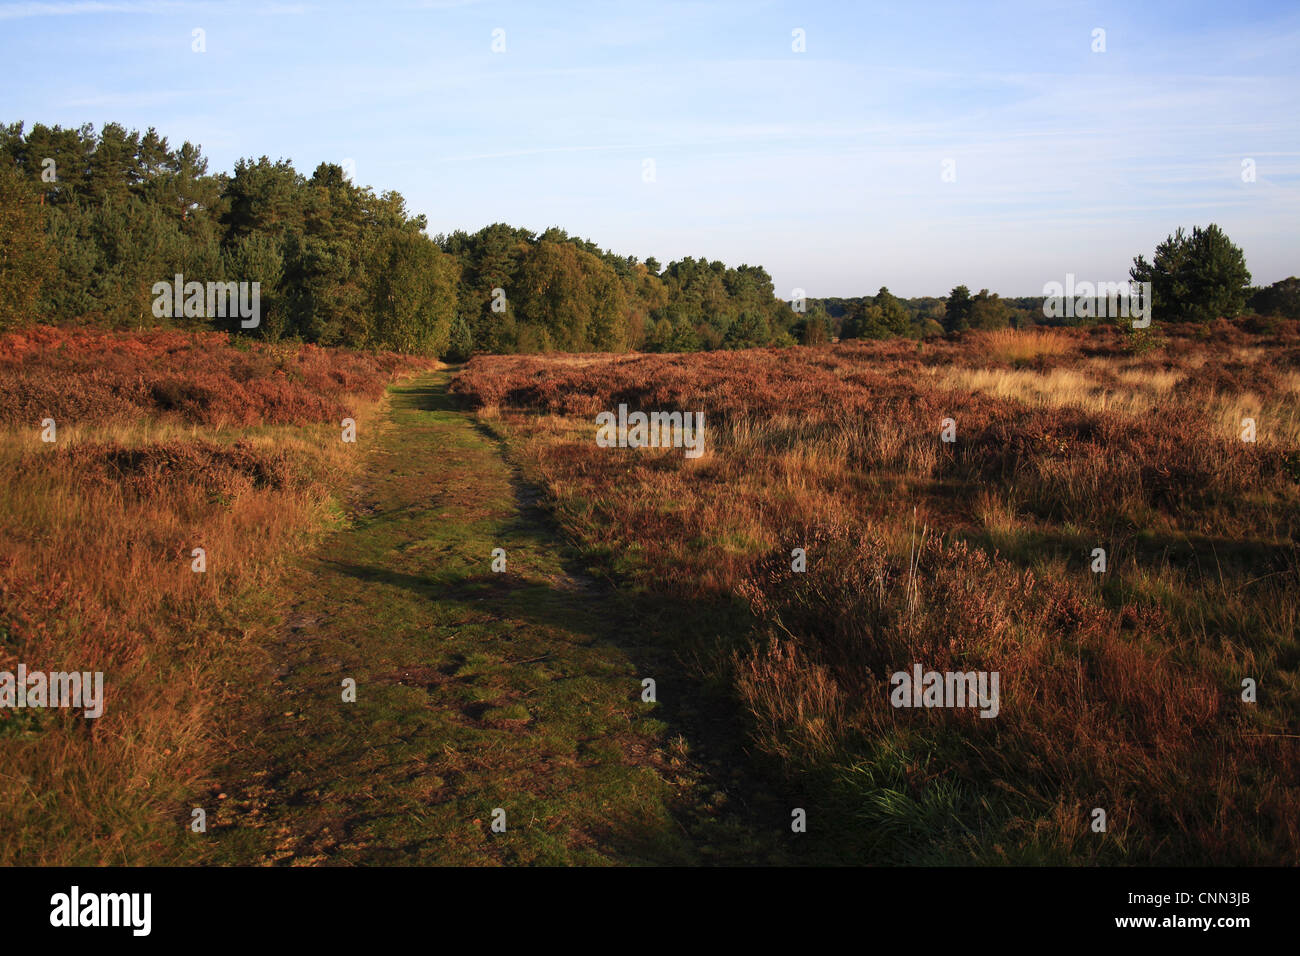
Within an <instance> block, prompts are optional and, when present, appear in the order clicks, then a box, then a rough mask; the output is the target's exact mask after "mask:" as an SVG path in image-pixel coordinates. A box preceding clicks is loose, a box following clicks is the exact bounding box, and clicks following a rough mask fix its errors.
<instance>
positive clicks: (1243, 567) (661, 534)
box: [453, 320, 1300, 864]
mask: <svg viewBox="0 0 1300 956" xmlns="http://www.w3.org/2000/svg"><path fill="white" fill-rule="evenodd" d="M1147 344H1148V345H1150V347H1146V346H1143V347H1141V348H1138V347H1135V344H1134V342H1133V340H1132V337H1131V336H1126V335H1124V334H1123V333H1121V332H1119V331H1117V330H1116V329H1114V328H1111V327H1099V328H1094V329H1090V330H1083V329H1068V330H1066V329H1057V330H1050V331H1038V332H1033V333H1020V332H1014V331H1004V332H1000V333H987V332H967V333H964V334H961V335H958V336H953V337H950V338H947V339H943V338H938V337H932V338H928V339H926V340H925V341H923V342H920V343H917V342H912V341H906V340H895V341H891V342H880V343H851V344H841V345H836V346H829V345H828V346H823V347H817V348H804V349H784V350H780V349H766V350H751V351H746V352H740V353H736V354H731V355H725V356H724V355H719V354H702V355H691V356H635V357H601V356H573V357H565V358H558V357H557V358H555V359H548V358H526V357H481V358H476V359H475V360H474V361H472V362H471V363H469V365H468V366H467V367H466V368H465V370H464V371H463V372H462V373H461V374H460V375H459V376H458V378H457V379H456V381H455V383H454V386H453V387H454V389H455V390H457V391H459V392H460V393H461V394H463V395H464V396H465V397H466V398H467V400H469V401H470V402H471V403H472V404H473V406H474V407H477V408H478V409H479V414H480V417H481V418H482V419H483V420H484V421H485V422H486V423H488V424H490V425H491V427H493V428H494V429H497V430H498V431H500V432H501V433H502V434H504V435H505V436H507V438H508V440H509V443H510V445H511V447H512V448H513V449H514V452H515V454H517V455H518V456H519V457H520V459H521V460H522V461H523V462H525V466H526V470H527V472H528V474H529V475H530V476H531V477H532V478H533V479H534V480H535V481H537V482H538V484H539V485H541V487H542V488H543V489H544V490H545V493H546V495H547V498H548V501H549V503H550V505H551V507H552V508H553V511H554V514H555V516H556V519H557V520H558V522H559V523H560V525H561V526H562V527H563V528H564V530H565V531H566V533H567V534H568V535H570V536H571V537H572V538H573V539H574V540H575V541H576V542H578V543H579V544H580V545H581V546H582V547H583V548H584V550H585V552H586V555H587V560H588V562H589V563H590V564H591V566H592V567H593V568H594V569H596V570H598V571H602V572H603V573H604V574H606V575H607V576H609V577H611V578H612V579H614V580H616V581H619V582H621V583H622V584H623V585H624V586H629V585H630V586H640V587H642V588H645V589H647V590H649V591H652V592H656V593H661V594H663V595H665V596H666V597H668V598H671V599H672V600H673V601H674V602H675V603H674V606H676V607H678V608H680V609H681V613H682V614H683V615H684V616H685V617H686V618H687V619H690V617H691V615H692V614H693V613H695V614H696V618H697V624H698V627H697V631H698V633H697V634H696V637H695V639H694V640H693V641H691V642H688V643H687V644H685V645H684V646H683V647H682V648H680V655H681V659H682V661H683V662H684V666H690V667H692V668H695V669H696V670H698V671H699V672H700V673H702V674H704V675H707V676H710V677H712V678H713V679H714V680H716V681H717V684H718V686H720V687H721V688H724V692H725V696H726V697H727V699H729V700H730V702H731V704H732V706H735V707H738V708H739V709H740V711H741V712H742V713H743V714H744V716H745V718H746V721H747V725H748V732H749V735H750V737H751V741H752V745H753V748H754V750H755V753H756V755H757V757H758V758H759V760H760V762H761V763H762V764H763V765H764V766H766V767H767V768H768V769H769V770H770V772H771V773H772V774H773V775H774V777H775V779H777V780H778V781H780V783H779V785H780V786H783V787H785V788H788V790H789V792H790V793H791V794H792V796H791V800H792V802H794V805H802V806H805V807H807V808H808V809H809V820H810V823H809V833H810V834H813V835H814V839H819V840H820V845H821V846H822V847H823V848H824V850H823V852H824V854H825V856H826V857H827V858H829V859H835V860H839V861H842V862H858V863H863V862H875V863H921V862H926V863H933V862H945V863H974V862H983V863H994V862H1016V863H1047V862H1052V863H1064V862H1069V863H1110V864H1116V863H1137V864H1143V863H1204V864H1242V863H1290V864H1294V863H1296V862H1297V861H1300V827H1298V825H1297V823H1296V821H1297V811H1298V810H1300V754H1298V753H1297V750H1296V746H1295V744H1296V740H1295V733H1296V727H1295V723H1294V719H1295V714H1296V713H1297V712H1298V710H1300V680H1298V679H1297V662H1298V661H1300V657H1298V656H1297V636H1298V632H1297V623H1298V620H1300V617H1298V613H1297V612H1298V609H1300V579H1298V572H1297V567H1298V565H1297V552H1296V540H1297V531H1298V530H1300V529H1298V528H1297V522H1298V520H1300V508H1298V505H1300V487H1298V485H1297V482H1300V420H1298V419H1297V416H1296V411H1295V409H1296V401H1297V398H1300V325H1298V324H1297V323H1296V322H1294V321H1286V320H1279V321H1274V322H1270V323H1267V328H1264V327H1262V326H1261V325H1260V324H1259V323H1257V322H1249V321H1246V322H1238V323H1229V322H1226V321H1220V322H1217V323H1211V324H1208V325H1202V326H1196V327H1181V328H1179V327H1174V328H1173V329H1172V331H1169V332H1167V334H1166V335H1164V336H1162V337H1161V340H1160V341H1159V343H1158V344H1154V345H1152V344H1151V343H1147ZM619 403H627V404H628V405H629V406H630V407H632V408H640V409H646V410H649V409H656V410H681V411H697V410H703V411H704V412H705V418H706V423H707V424H706V438H705V446H706V452H705V454H704V455H703V457H701V458H699V459H697V460H690V459H687V458H685V457H684V456H683V455H682V453H681V451H680V450H679V449H633V450H629V449H605V448H599V447H597V445H596V443H595V441H594V440H593V434H594V425H593V421H594V416H595V414H596V413H597V412H599V411H603V410H607V409H611V408H615V407H617V405H618V404H619ZM1247 417H1249V418H1253V419H1254V420H1255V421H1256V423H1257V435H1256V439H1257V440H1256V441H1255V442H1253V443H1252V442H1247V441H1243V439H1242V429H1243V422H1242V419H1243V418H1247ZM945 418H951V419H953V420H954V422H955V424H956V441H955V442H954V443H944V442H941V441H940V428H941V424H940V423H941V420H942V419H945ZM795 548H804V549H806V552H807V570H806V572H803V573H797V572H795V571H792V561H791V554H792V550H793V549H795ZM1097 548H1102V549H1104V550H1105V553H1106V570H1105V571H1104V572H1096V571H1094V570H1093V567H1094V562H1095V554H1094V549H1097ZM708 607H713V608H717V607H722V608H726V609H729V610H730V612H732V613H730V614H723V615H721V616H719V615H716V614H709V615H706V614H703V613H702V612H701V610H700V609H703V608H708ZM720 622H722V623H720ZM915 663H919V664H921V665H922V666H923V667H924V668H926V669H935V670H939V671H944V670H962V671H970V670H975V671H997V672H999V673H1000V675H1001V695H1002V700H1001V710H1000V713H999V715H998V716H997V717H996V718H994V719H983V718H981V717H980V716H979V715H978V713H977V712H976V711H973V710H962V709H946V708H937V709H929V710H907V709H895V708H893V707H891V706H890V702H889V685H888V679H889V676H890V674H891V673H892V672H895V671H900V670H910V669H911V668H912V666H913V664H915ZM1247 678H1251V679H1253V680H1254V681H1255V682H1257V685H1258V702H1257V703H1248V702H1245V701H1243V680H1245V679H1247ZM1094 808H1102V809H1104V810H1105V812H1106V815H1107V822H1108V826H1107V831H1106V832H1105V833H1097V832H1094V831H1093V830H1092V829H1091V827H1090V823H1091V822H1092V820H1093V816H1092V813H1093V810H1094ZM818 834H819V835H820V836H816V835H818Z"/></svg>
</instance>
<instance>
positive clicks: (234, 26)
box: [0, 0, 1300, 299]
mask: <svg viewBox="0 0 1300 956" xmlns="http://www.w3.org/2000/svg"><path fill="white" fill-rule="evenodd" d="M985 7H987V8H986V9H981V8H985ZM196 30H201V31H203V32H202V34H201V35H200V36H201V39H202V44H201V45H202V46H203V48H204V49H203V50H202V52H199V51H196V49H195V47H196V46H198V45H200V44H199V43H198V41H197V40H196V35H195V32H194V31H196ZM1098 30H1101V31H1104V34H1099V33H1097V31H1098ZM796 31H801V32H800V33H796ZM800 41H802V42H800ZM1103 44H1104V50H1098V49H1095V48H1096V47H1099V46H1101V45H1103ZM800 46H802V49H799V47H800ZM0 64H2V65H0V122H13V121H17V120H23V121H25V122H26V123H27V124H28V126H29V127H30V126H31V124H33V123H36V122H40V123H44V124H46V125H51V126H52V125H55V124H60V125H62V126H65V127H67V126H80V125H81V124H83V123H87V122H89V123H93V124H94V125H95V126H96V128H99V127H101V126H102V125H103V124H105V123H107V122H118V123H121V124H122V125H124V126H126V127H127V128H131V129H140V130H144V129H147V128H148V127H150V126H153V127H156V128H157V130H158V131H159V133H161V134H162V135H164V136H166V137H167V138H168V139H169V141H170V142H171V144H172V145H173V146H176V145H179V144H180V143H182V142H184V141H187V140H188V141H190V142H192V143H195V144H198V145H200V146H201V147H202V149H203V152H204V154H205V155H206V156H207V157H208V159H209V163H210V165H209V170H210V171H213V172H215V171H230V170H231V169H232V168H233V166H234V164H235V162H236V160H238V159H239V158H241V157H253V158H256V157H260V156H263V155H265V156H268V157H270V158H271V159H280V158H286V159H290V160H292V161H293V163H294V165H295V167H297V168H298V169H299V170H300V171H302V172H303V173H305V174H307V175H310V173H311V172H312V170H313V169H315V167H316V165H317V164H318V163H321V162H335V163H340V164H345V163H346V164H347V165H348V168H349V169H354V170H355V173H354V179H355V181H356V182H358V183H360V184H363V185H369V186H372V187H374V188H375V190H376V191H378V192H382V191H385V190H390V189H394V190H397V191H398V192H400V193H401V194H402V195H403V196H404V197H405V198H406V200H407V205H408V208H409V209H410V210H411V211H412V212H413V213H423V214H424V215H426V216H427V217H428V222H429V227H428V228H429V232H430V234H436V233H439V232H450V231H452V230H454V229H465V230H468V231H474V230H477V229H479V228H481V227H483V226H485V225H488V224H490V223H493V222H508V223H510V224H511V225H516V226H524V227H526V228H529V229H534V230H537V231H541V230H543V229H545V228H547V227H548V226H552V225H555V226H560V227H561V228H564V229H566V230H568V231H569V233H570V234H572V235H578V236H581V237H583V238H589V239H591V240H592V241H594V242H596V243H597V244H598V245H600V246H601V247H603V248H608V249H612V250H613V251H615V252H617V253H620V254H623V255H635V256H637V257H638V258H641V259H645V258H648V257H650V256H653V257H655V258H657V259H658V260H659V261H660V262H661V263H664V264H666V263H667V262H669V261H671V260H673V259H680V258H682V257H685V256H696V257H704V258H707V259H710V260H713V259H720V260H722V261H724V262H726V263H727V264H729V265H739V264H741V263H747V264H750V265H762V266H764V267H765V268H766V269H767V270H768V272H769V273H770V274H771V275H772V277H773V281H774V285H775V288H776V292H777V294H778V295H779V296H780V297H782V298H787V299H788V298H791V297H792V296H793V295H795V294H796V293H795V292H794V290H796V289H801V290H803V292H804V294H806V295H808V296H855V295H863V294H873V293H874V292H875V291H876V290H877V289H878V288H879V287H880V286H882V285H885V286H888V287H889V288H890V289H891V291H893V292H894V293H895V294H896V295H902V296H920V295H936V296H942V295H946V294H947V292H948V290H949V289H951V288H952V287H953V286H955V285H958V284H965V285H967V286H970V287H971V288H972V289H979V288H989V289H991V290H993V291H995V292H999V293H1001V294H1002V295H1004V296H1014V295H1041V294H1042V292H1043V286H1044V284H1045V283H1047V282H1052V281H1055V282H1061V283H1064V281H1065V277H1066V275H1067V273H1072V274H1074V275H1075V277H1076V279H1077V280H1080V281H1081V280H1085V279H1086V280H1089V281H1094V282H1096V281H1120V280H1124V279H1127V274H1128V268H1129V266H1130V265H1131V263H1132V259H1133V257H1134V256H1135V255H1137V254H1139V253H1143V254H1145V255H1146V256H1147V258H1148V259H1149V258H1150V257H1151V254H1152V251H1153V250H1154V248H1155V245H1156V244H1157V243H1158V242H1159V241H1160V240H1161V239H1162V238H1164V237H1165V236H1166V235H1168V234H1169V233H1172V232H1173V231H1174V230H1175V229H1176V228H1177V227H1179V226H1183V227H1186V228H1187V229H1189V230H1190V228H1191V227H1193V226H1196V225H1207V224H1209V223H1210V222H1215V223H1218V224H1219V225H1220V226H1221V227H1222V228H1223V229H1224V230H1225V231H1226V232H1227V234H1228V235H1229V237H1230V238H1231V239H1232V240H1233V241H1234V242H1236V243H1237V244H1238V245H1239V246H1241V247H1242V249H1243V250H1244V252H1245V254H1246V262H1247V266H1248V267H1249V268H1250V270H1251V272H1252V275H1253V277H1254V280H1255V282H1256V283H1257V284H1268V283H1270V282H1273V281H1276V280H1278V279H1281V278H1284V277H1286V276H1290V275H1296V274H1300V82H1298V81H1300V3H1295V2H1294V0H1288V2H1234V3H1222V2H1215V3H1203V2H1199V0H1195V2H1165V0H1153V2H1142V3H1132V2H1121V3H1083V2H1052V0H1038V2H1028V3H1020V2H1014V0H1008V2H997V3H993V4H987V5H985V4H974V3H968V2H954V3H946V2H945V3H928V2H923V0H890V2H886V3H850V2H825V3H807V2H804V3H778V2H762V0H753V2H730V0H719V2H707V3H686V2H674V0H652V2H647V0H641V2H636V3H618V2H614V0H605V2H569V0H534V2H519V3H511V2H490V0H482V2H472V0H445V2H437V0H431V2H414V0H411V2H401V0H370V2H365V0H363V2H356V3H324V2H319V3H312V2H304V3H290V2H280V3H252V2H240V0H233V2H195V3H184V2H151V0H141V2H132V0H121V2H80V0H70V2H60V0H51V2H36V3H29V2H12V0H0Z"/></svg>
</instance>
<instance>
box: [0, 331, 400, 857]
mask: <svg viewBox="0 0 1300 956" xmlns="http://www.w3.org/2000/svg"><path fill="white" fill-rule="evenodd" d="M410 367H412V363H410V362H408V361H407V360H405V359H401V358H399V357H396V356H376V357H369V356H363V355H357V354H352V353H345V352H335V351H325V350H320V349H310V348H306V349H290V348H277V349H267V348H256V349H252V350H245V349H236V348H234V347H232V345H231V343H230V341H229V340H228V339H227V337H226V336H224V335H214V334H203V335H187V334H181V333H146V334H140V335H110V334H104V333H92V332H84V331H77V332H65V331H59V330H54V329H37V330H34V331H31V332H26V333H21V334H14V335H7V336H4V337H0V422H3V429H4V430H3V433H0V460H2V462H3V471H4V475H5V480H4V483H3V485H2V486H0V488H3V492H2V493H3V497H2V498H0V534H2V535H3V538H4V541H5V554H4V556H3V558H0V670H9V671H12V670H13V669H14V668H15V667H16V665H17V664H18V663H19V662H22V663H24V664H26V665H27V667H28V669H29V670H45V671H51V670H63V669H76V670H80V671H102V672H103V673H104V680H105V698H106V701H105V709H104V714H103V716H102V717H99V718H98V719H94V720H87V719H85V718H84V717H82V716H81V715H80V712H78V713H77V714H76V715H72V714H69V713H67V712H63V711H53V710H50V711H35V710H0V763H2V764H3V771H2V772H0V801H3V803H4V805H5V808H6V811H5V827H4V828H3V830H2V831H0V861H3V862H5V863H7V864H14V863H27V864H45V863H60V864H69V863H89V864H100V863H110V862H111V863H158V862H169V861H176V860H181V859H185V858H187V857H188V856H189V855H190V854H191V853H192V852H193V846H194V844H193V843H187V840H186V836H187V834H188V832H189V831H188V823H189V814H188V811H187V810H186V808H185V805H184V801H185V800H186V799H187V798H189V797H192V795H193V793H194V791H195V788H196V787H198V786H199V785H200V784H201V783H202V781H203V780H204V775H205V772H206V769H207V767H208V766H209V764H210V760H211V758H212V756H213V750H214V743H215V742H216V741H217V740H219V739H220V737H221V735H222V733H223V728H222V727H220V726H218V725H217V723H216V720H215V715H216V713H217V706H218V704H219V703H220V702H221V701H222V699H223V698H225V697H226V696H227V695H231V694H239V693H240V692H241V689H240V684H239V681H240V680H242V679H244V677H245V675H247V674H251V673H253V671H252V670H251V669H246V668H248V667H249V665H250V663H253V662H252V660H251V659H250V658H249V657H248V656H247V655H248V654H249V652H250V649H251V642H250V641H249V637H250V634H249V633H248V631H247V629H248V628H250V627H256V622H257V621H258V620H259V618H258V615H257V611H258V608H257V606H256V605H255V604H253V605H248V603H247V602H249V601H252V600H253V595H254V594H255V592H256V590H257V589H258V588H259V587H261V586H264V585H266V584H267V583H269V582H270V581H271V580H272V579H273V576H274V575H275V573H276V570H277V566H278V562H279V561H280V560H281V559H282V558H283V557H284V555H285V554H287V553H291V552H292V551H293V550H295V549H296V548H297V547H300V546H301V545H302V544H303V543H304V542H305V541H306V536H307V535H308V533H309V532H311V531H312V530H313V529H316V528H319V527H321V526H322V525H323V524H324V523H325V522H326V521H327V520H328V518H329V514H330V508H331V505H330V501H331V494H332V493H333V491H334V489H336V488H337V487H338V486H339V484H340V482H341V481H342V480H343V479H344V478H345V477H346V475H347V474H348V473H349V472H350V471H351V469H352V468H353V467H354V464H355V462H356V459H357V446H355V445H344V444H343V443H342V442H341V441H340V440H339V435H340V429H339V425H338V421H339V419H340V418H341V417H343V416H344V415H347V416H350V417H353V418H355V419H357V420H359V421H361V422H363V423H364V422H367V421H369V420H370V418H371V416H372V415H373V412H374V409H375V407H376V404H377V402H378V401H379V399H380V396H381V395H382V392H383V388H384V385H385V383H386V382H388V381H389V380H390V379H391V378H392V377H393V375H395V374H397V373H398V372H400V371H401V370H403V369H406V368H410ZM45 418H54V419H55V421H56V423H57V439H58V440H57V441H56V442H55V443H53V444H47V443H44V442H42V441H41V437H40V435H41V424H40V423H41V420H42V419H45ZM198 547H201V548H204V549H205V550H206V561H207V571H206V572H205V573H202V574H198V573H195V572H194V571H192V570H191V561H192V557H191V552H192V549H194V548H198Z"/></svg>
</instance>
